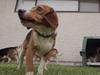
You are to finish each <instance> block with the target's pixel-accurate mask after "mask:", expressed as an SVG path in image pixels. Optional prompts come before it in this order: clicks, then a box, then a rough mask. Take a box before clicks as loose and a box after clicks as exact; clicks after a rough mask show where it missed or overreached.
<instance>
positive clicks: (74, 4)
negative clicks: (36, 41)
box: [15, 0, 100, 12]
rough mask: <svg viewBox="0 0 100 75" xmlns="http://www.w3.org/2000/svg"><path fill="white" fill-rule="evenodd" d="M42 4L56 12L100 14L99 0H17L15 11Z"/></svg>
mask: <svg viewBox="0 0 100 75" xmlns="http://www.w3.org/2000/svg"><path fill="white" fill-rule="evenodd" d="M40 4H42V5H43V4H45V5H50V6H52V7H53V8H54V9H55V10H56V11H72V12H73V11H74V12H75V11H76V12H100V1H99V0H17V2H16V7H15V11H17V10H18V9H26V10H27V9H31V8H32V7H33V6H35V5H40Z"/></svg>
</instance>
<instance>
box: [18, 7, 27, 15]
mask: <svg viewBox="0 0 100 75" xmlns="http://www.w3.org/2000/svg"><path fill="white" fill-rule="evenodd" d="M25 11H26V10H23V9H19V10H18V15H19V16H22V15H23V14H24V13H25Z"/></svg>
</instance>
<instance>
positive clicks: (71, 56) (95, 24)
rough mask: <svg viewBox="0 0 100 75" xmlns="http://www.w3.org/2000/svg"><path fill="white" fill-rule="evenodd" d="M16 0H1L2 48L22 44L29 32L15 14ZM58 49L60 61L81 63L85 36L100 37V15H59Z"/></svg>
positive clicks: (0, 31)
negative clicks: (60, 54)
mask: <svg viewBox="0 0 100 75" xmlns="http://www.w3.org/2000/svg"><path fill="white" fill-rule="evenodd" d="M15 3H16V0H0V48H4V47H9V46H16V45H19V44H21V43H22V41H23V39H24V38H25V35H26V34H27V32H28V30H27V29H25V28H24V27H23V26H22V25H21V24H20V21H19V18H18V16H17V13H14V8H15ZM58 16H59V27H58V29H57V32H58V36H57V42H56V48H57V49H58V50H59V52H60V53H62V56H61V57H60V60H66V61H81V56H80V54H79V52H80V50H81V49H82V41H83V37H84V36H100V13H66V12H63V13H58Z"/></svg>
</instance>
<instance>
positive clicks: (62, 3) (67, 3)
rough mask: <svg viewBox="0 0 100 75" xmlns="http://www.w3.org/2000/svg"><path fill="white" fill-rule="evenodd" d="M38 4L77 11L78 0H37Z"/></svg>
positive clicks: (57, 9)
mask: <svg viewBox="0 0 100 75" xmlns="http://www.w3.org/2000/svg"><path fill="white" fill-rule="evenodd" d="M39 4H46V5H50V6H52V7H53V8H54V9H55V10H56V11H78V0H38V1H37V5H39Z"/></svg>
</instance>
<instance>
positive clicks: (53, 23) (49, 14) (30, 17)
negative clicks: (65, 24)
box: [18, 5, 58, 72]
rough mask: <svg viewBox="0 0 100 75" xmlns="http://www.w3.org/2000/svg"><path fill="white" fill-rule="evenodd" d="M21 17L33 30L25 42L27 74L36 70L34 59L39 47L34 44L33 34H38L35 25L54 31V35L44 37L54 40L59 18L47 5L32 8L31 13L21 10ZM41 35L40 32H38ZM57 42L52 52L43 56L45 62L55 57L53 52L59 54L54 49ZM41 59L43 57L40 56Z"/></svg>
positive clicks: (26, 25) (19, 12)
mask: <svg viewBox="0 0 100 75" xmlns="http://www.w3.org/2000/svg"><path fill="white" fill-rule="evenodd" d="M18 14H19V17H20V19H21V22H22V24H23V25H24V26H25V27H27V28H28V29H30V28H32V30H31V31H30V32H29V33H28V34H27V36H26V38H25V40H24V42H23V49H24V54H25V56H26V68H27V72H32V71H33V70H34V66H33V57H34V56H35V54H36V53H38V52H37V45H35V43H34V40H33V39H34V37H33V36H32V34H33V33H34V32H36V30H34V25H33V24H35V25H44V26H45V27H48V28H51V29H53V35H51V34H50V35H47V36H45V35H43V37H44V38H46V37H50V36H53V38H54V40H55V38H56V34H55V30H56V28H57V27H58V17H57V15H56V12H55V11H54V10H53V8H51V7H49V6H46V5H39V6H36V7H34V8H32V9H31V10H30V11H29V12H26V11H25V10H19V11H18ZM37 33H39V34H41V33H40V32H37ZM54 45H55V42H54V43H53V47H52V49H51V50H49V51H48V52H47V53H45V54H44V55H42V57H43V59H44V60H45V62H46V61H47V60H49V58H50V57H52V56H54V55H55V54H53V52H55V51H56V52H57V50H56V49H54ZM57 53H58V52H57ZM40 57H41V55H40Z"/></svg>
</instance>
